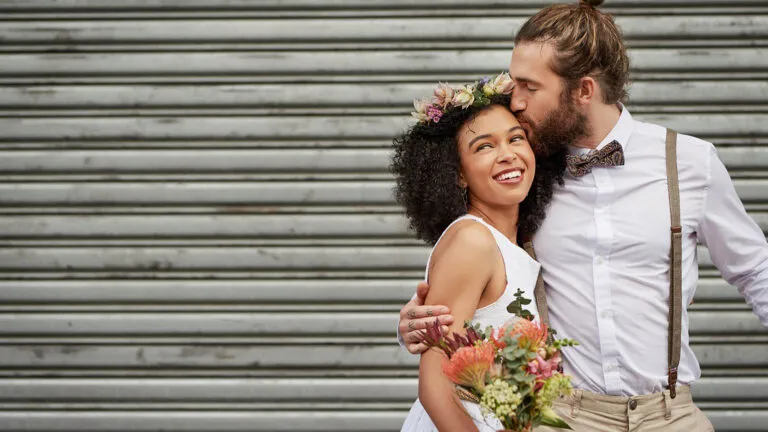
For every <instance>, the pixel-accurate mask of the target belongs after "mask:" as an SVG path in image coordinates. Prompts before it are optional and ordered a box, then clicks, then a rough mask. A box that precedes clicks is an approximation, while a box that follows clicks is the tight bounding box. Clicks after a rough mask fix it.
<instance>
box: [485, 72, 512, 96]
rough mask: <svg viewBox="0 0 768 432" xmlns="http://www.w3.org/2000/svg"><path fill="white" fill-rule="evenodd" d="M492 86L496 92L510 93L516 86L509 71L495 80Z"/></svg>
mask: <svg viewBox="0 0 768 432" xmlns="http://www.w3.org/2000/svg"><path fill="white" fill-rule="evenodd" d="M489 84H490V83H489ZM492 86H493V92H494V93H496V94H510V93H512V89H513V88H515V82H514V81H513V80H512V78H511V77H510V76H509V74H508V73H506V72H504V73H502V74H499V75H498V76H497V77H496V78H495V79H494V80H493V83H492Z"/></svg>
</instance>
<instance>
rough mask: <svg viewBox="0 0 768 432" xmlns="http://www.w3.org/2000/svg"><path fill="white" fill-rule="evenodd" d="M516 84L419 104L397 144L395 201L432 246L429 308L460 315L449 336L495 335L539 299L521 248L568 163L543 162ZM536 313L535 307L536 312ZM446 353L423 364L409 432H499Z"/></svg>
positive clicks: (480, 86)
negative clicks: (521, 112)
mask: <svg viewBox="0 0 768 432" xmlns="http://www.w3.org/2000/svg"><path fill="white" fill-rule="evenodd" d="M512 85H513V84H512V80H511V79H510V78H509V76H508V75H507V74H501V75H499V76H497V77H495V78H494V79H493V80H487V79H484V80H481V81H479V82H477V83H475V84H473V85H469V86H465V87H461V88H458V89H454V88H451V87H449V86H447V85H445V84H440V85H439V86H438V87H437V89H436V90H435V98H434V99H433V100H432V101H431V102H426V101H420V102H416V103H415V104H414V105H415V106H416V108H417V112H416V113H414V116H415V117H417V119H418V120H419V122H418V123H417V124H416V125H415V126H413V127H412V128H410V129H409V130H408V131H407V132H406V133H405V134H403V135H401V136H399V137H398V138H396V139H395V141H394V156H393V160H392V166H391V168H392V171H393V173H394V174H395V176H396V180H397V186H396V190H395V196H396V198H397V200H398V202H399V203H400V204H401V205H403V207H405V213H406V215H407V217H408V218H409V220H410V224H411V227H412V228H413V229H414V230H415V231H416V234H417V236H418V237H419V238H421V239H423V240H425V241H426V242H428V243H430V244H432V245H434V249H433V250H432V253H431V254H430V258H429V260H428V262H427V280H428V281H429V284H430V291H429V294H428V296H427V299H426V302H427V304H441V305H446V306H448V307H449V308H450V310H451V312H452V313H453V315H454V318H455V320H454V323H455V324H453V325H452V326H451V330H452V331H454V332H463V328H462V327H463V323H464V321H466V320H471V321H472V322H473V323H479V324H480V325H481V327H483V328H484V327H486V326H489V325H490V326H494V327H498V326H501V325H502V324H504V323H505V322H506V321H508V320H509V319H510V318H513V315H512V314H510V313H509V312H507V310H506V306H507V305H508V304H509V303H510V302H511V301H513V300H514V293H515V292H516V291H517V289H518V288H519V289H521V290H523V291H524V292H525V294H526V297H527V298H529V299H533V289H534V286H535V283H536V278H537V276H538V271H539V265H538V263H537V262H535V261H534V260H533V259H531V258H530V257H529V256H528V255H527V254H526V253H525V252H524V251H523V250H522V249H521V248H520V247H519V246H518V243H522V241H523V240H524V239H526V238H529V237H530V236H532V235H533V233H534V232H535V231H536V229H537V228H538V226H539V224H540V223H541V221H542V220H543V218H544V210H545V208H546V206H547V204H548V203H549V200H550V199H551V197H552V189H553V187H554V183H555V182H560V183H561V182H562V177H563V172H564V168H565V159H564V155H562V154H557V155H553V156H551V157H549V158H547V159H546V160H540V161H538V163H537V161H536V159H535V157H534V154H533V151H532V149H531V145H530V143H529V142H528V139H527V137H526V134H525V131H524V130H523V129H522V127H520V123H519V122H518V121H517V119H516V118H515V116H514V115H513V114H512V112H511V111H510V110H509V98H510V96H509V95H510V93H511V91H512ZM530 306H531V310H532V311H535V310H536V308H535V304H531V305H530ZM442 360H443V354H442V353H440V352H438V350H430V351H427V352H425V353H424V354H423V355H422V356H421V362H420V365H419V399H418V400H417V401H416V402H415V403H414V405H413V407H412V408H411V411H410V413H409V415H408V417H407V419H406V421H405V423H404V425H403V428H402V430H403V431H434V430H438V429H439V430H440V431H454V430H455V431H473V430H474V431H478V430H479V431H495V430H498V429H501V424H500V423H499V422H498V420H496V419H494V418H492V417H484V416H483V414H482V413H481V412H480V409H479V407H478V406H477V405H475V404H472V403H469V402H462V401H459V400H458V398H457V397H456V396H455V392H454V386H453V384H452V383H451V382H450V381H449V380H448V379H447V378H446V377H445V376H444V375H443V373H442V370H441V363H442Z"/></svg>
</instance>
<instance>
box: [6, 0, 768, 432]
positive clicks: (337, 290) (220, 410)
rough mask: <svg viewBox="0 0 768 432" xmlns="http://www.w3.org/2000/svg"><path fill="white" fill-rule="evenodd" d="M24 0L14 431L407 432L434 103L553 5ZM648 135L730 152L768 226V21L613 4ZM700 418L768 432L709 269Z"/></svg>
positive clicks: (15, 130)
mask: <svg viewBox="0 0 768 432" xmlns="http://www.w3.org/2000/svg"><path fill="white" fill-rule="evenodd" d="M497 3H500V2H494V1H481V0H474V1H468V0H433V1H417V0H366V1H363V0H324V1H309V0H262V1H258V2H255V1H246V0H207V1H202V0H189V1H182V0H123V1H120V2H113V1H110V0H61V1H55V0H6V1H2V2H0V116H1V117H0V176H1V180H2V181H1V182H0V201H1V204H2V206H1V207H0V236H1V237H2V240H1V241H2V248H0V299H1V300H2V303H1V304H0V429H4V430H8V429H12V430H31V431H42V430H46V431H49V430H60V431H64V430H67V431H85V430H137V431H138V430H160V429H162V430H187V431H212V430H217V431H224V430H230V431H235V430H239V431H245V430H259V431H277V430H286V431H287V430H291V431H297V430H307V431H308V430H315V431H319V430H336V431H339V430H369V431H374V430H382V431H383V430H387V431H390V430H396V429H398V428H399V425H400V424H401V421H402V419H403V417H404V415H405V413H406V411H407V409H408V408H409V406H410V404H411V402H412V400H413V398H414V397H415V394H416V380H415V377H416V375H417V370H416V363H417V359H416V358H415V357H412V356H410V355H408V354H406V353H404V352H402V351H400V350H399V349H398V347H397V346H396V345H395V343H394V337H393V331H394V327H395V321H396V319H397V318H396V317H397V315H396V311H397V310H398V309H399V307H400V305H401V304H402V303H403V302H404V301H405V300H406V299H407V298H408V297H409V296H410V294H411V293H412V291H413V289H414V287H415V282H416V281H417V280H418V279H419V278H420V277H421V273H422V268H423V264H424V260H425V252H426V249H425V248H424V247H423V246H421V245H420V244H419V243H417V242H416V241H414V240H412V237H411V235H409V234H408V233H407V232H406V230H405V223H404V221H403V220H402V218H401V216H400V215H399V213H400V212H399V209H398V208H397V207H396V206H395V205H394V203H393V201H392V199H391V196H390V190H391V187H392V181H391V178H390V177H389V175H388V174H387V164H388V147H389V145H390V139H391V137H392V136H393V135H394V133H395V132H396V131H398V130H399V129H401V128H402V127H403V125H405V124H406V122H407V121H408V120H407V117H408V113H409V111H410V109H409V106H410V100H411V99H412V98H413V97H416V96H420V95H422V94H424V93H425V92H427V91H428V90H429V88H430V87H431V85H432V83H434V82H435V81H437V80H438V79H440V80H450V81H452V82H461V81H468V80H472V79H475V78H476V77H478V76H480V75H483V74H490V73H495V72H499V71H501V70H503V69H504V68H505V66H506V65H507V62H508V58H509V55H510V48H511V39H512V35H513V34H514V31H515V29H516V28H517V27H518V26H519V25H520V24H521V23H522V22H523V20H524V18H525V17H527V16H529V15H530V14H532V13H534V12H535V10H537V9H538V8H540V7H542V6H543V5H544V2H541V1H535V0H530V1H518V2H513V1H510V2H506V3H504V4H501V5H499V4H497ZM608 5H609V6H614V7H615V9H614V10H613V11H614V12H616V14H617V16H618V17H619V18H618V20H619V23H620V24H621V25H622V26H623V28H624V31H625V34H626V37H627V40H628V41H629V44H630V45H631V55H632V59H633V65H634V79H635V83H634V85H633V87H632V103H631V109H632V110H633V113H635V114H636V115H637V116H638V117H641V118H643V119H647V120H650V121H654V122H657V123H660V124H662V125H667V126H671V127H674V128H676V129H678V130H680V131H682V132H686V133H692V134H695V135H697V136H700V137H702V138H705V139H709V140H712V141H714V142H715V143H716V144H717V145H718V147H719V151H720V155H721V156H722V158H723V159H724V160H725V162H726V164H727V165H728V168H729V170H730V171H731V174H732V176H733V177H734V181H735V184H736V187H737V189H738V192H739V194H740V196H741V197H742V199H743V200H744V202H745V204H746V206H747V207H748V209H749V211H750V212H751V214H752V215H753V216H754V217H755V218H756V219H757V220H758V222H759V223H760V224H761V226H762V227H763V229H764V230H767V229H768V148H766V145H767V144H768V106H767V105H766V100H767V99H768V5H766V2H765V1H763V0H739V1H735V2H723V1H711V0H699V1H693V0H691V1H682V0H681V1H667V0H625V1H621V2H619V1H614V2H608ZM700 256H701V264H702V269H703V271H702V279H701V283H700V287H699V292H698V295H697V302H696V303H695V305H694V306H693V308H692V310H693V311H692V313H691V320H692V340H693V343H694V346H695V350H696V352H697V354H698V356H699V359H700V361H701V363H702V365H703V367H704V378H702V380H701V382H700V384H699V385H697V386H696V389H695V392H696V397H697V399H698V402H699V403H700V405H701V406H702V408H704V409H705V411H706V412H707V414H708V415H709V416H710V418H711V419H712V420H713V422H714V423H715V425H716V427H717V429H718V430H722V431H736V430H741V431H745V430H753V431H757V430H765V429H766V426H765V425H766V424H768V336H767V335H766V332H765V330H764V329H763V328H762V327H761V326H760V324H759V322H758V321H757V319H756V318H755V317H754V316H753V315H752V314H751V312H750V311H749V309H748V308H747V307H746V306H745V304H744V302H743V300H742V299H741V298H740V297H739V296H738V294H737V293H736V290H735V289H733V288H731V287H728V286H726V285H725V283H724V282H722V281H721V279H719V277H718V275H717V272H716V270H714V269H713V268H712V266H711V262H710V260H709V258H708V256H707V254H706V251H702V253H701V255H700Z"/></svg>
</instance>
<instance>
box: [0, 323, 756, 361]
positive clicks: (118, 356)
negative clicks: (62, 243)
mask: <svg viewBox="0 0 768 432" xmlns="http://www.w3.org/2000/svg"><path fill="white" fill-rule="evenodd" d="M393 327H394V323H393ZM394 339H395V338H394V336H393V337H392V344H391V345H378V346H377V345H323V344H318V345H310V344H302V345H300V346H287V345H286V346H274V345H258V346H253V345H200V344H198V345H189V346H187V345H157V344H152V345H110V346H105V345H93V344H82V345H76V344H69V345H51V344H46V345H31V344H25V345H0V367H3V368H22V369H31V368H51V367H54V368H57V369H60V370H63V369H67V368H103V367H108V368H112V369H119V368H143V369H152V368H166V369H167V368H216V369H217V370H220V369H223V368H237V369H238V370H241V371H242V370H245V371H253V372H256V371H258V370H259V369H260V368H265V369H268V368H291V369H292V368H302V369H307V370H309V369H318V368H320V369H330V370H335V369H339V368H343V369H348V368H362V369H377V368H406V369H410V370H412V371H415V370H416V369H417V368H418V362H419V359H418V357H416V356H413V355H411V354H409V353H408V352H407V351H405V350H403V349H402V348H400V347H399V346H398V345H397V344H396V342H395V340H394ZM692 348H693V350H694V352H695V353H696V356H697V358H698V360H699V362H700V363H701V365H702V367H704V368H707V367H728V368H731V369H737V368H745V367H752V368H761V369H762V370H765V369H766V368H768V355H766V350H767V349H768V348H767V347H766V346H765V345H757V344H749V345H747V344H722V343H718V344H697V345H693V347H692ZM329 372H330V371H329ZM54 374H55V372H54Z"/></svg>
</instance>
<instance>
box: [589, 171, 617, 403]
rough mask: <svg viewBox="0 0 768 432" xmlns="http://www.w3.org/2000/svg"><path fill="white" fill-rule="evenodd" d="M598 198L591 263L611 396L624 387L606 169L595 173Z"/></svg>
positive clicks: (604, 373)
mask: <svg viewBox="0 0 768 432" xmlns="http://www.w3.org/2000/svg"><path fill="white" fill-rule="evenodd" d="M593 174H594V178H595V187H596V188H597V199H596V200H595V208H594V213H593V214H594V218H595V229H596V233H595V234H596V245H595V246H596V247H595V256H594V260H593V262H592V265H593V274H594V292H595V306H596V307H597V314H598V315H597V326H598V334H599V337H600V350H601V353H602V363H603V375H604V379H605V386H606V390H607V391H608V392H609V393H613V392H617V391H619V390H620V389H619V387H620V385H621V383H620V381H621V380H620V378H619V369H618V346H617V341H616V328H615V322H614V321H613V319H612V316H611V314H610V313H609V311H611V310H613V303H612V299H611V297H612V293H611V274H610V270H609V268H608V262H609V261H610V252H611V247H612V244H613V241H614V239H613V225H612V222H611V214H610V211H609V207H608V204H609V202H610V200H611V199H612V197H613V193H614V187H613V183H612V181H611V178H610V174H609V173H608V172H607V170H604V169H595V170H594V171H593Z"/></svg>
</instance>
